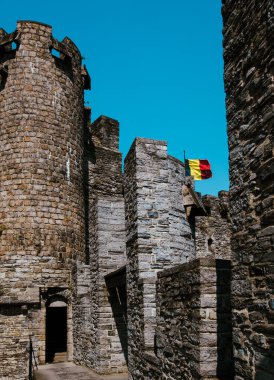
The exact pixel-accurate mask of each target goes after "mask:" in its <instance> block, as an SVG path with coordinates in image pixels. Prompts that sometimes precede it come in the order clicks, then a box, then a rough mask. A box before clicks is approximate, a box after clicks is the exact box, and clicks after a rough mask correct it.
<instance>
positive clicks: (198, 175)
mask: <svg viewBox="0 0 274 380" xmlns="http://www.w3.org/2000/svg"><path fill="white" fill-rule="evenodd" d="M185 170H186V176H190V175H191V176H193V177H194V179H198V180H199V179H208V178H211V177H212V172H211V168H210V163H209V162H208V160H185Z"/></svg>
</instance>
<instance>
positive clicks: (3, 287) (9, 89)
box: [0, 21, 85, 379]
mask: <svg viewBox="0 0 274 380" xmlns="http://www.w3.org/2000/svg"><path fill="white" fill-rule="evenodd" d="M14 45H16V48H14ZM54 50H55V51H56V52H57V51H58V52H59V57H57V56H54V54H55V53H54V54H53V51H54ZM0 81H1V84H0V104H1V107H0V141H1V145H0V182H1V191H0V219H1V221H0V278H1V284H0V303H1V304H10V305H11V307H12V303H18V302H20V303H21V304H22V305H23V304H24V303H25V304H29V303H31V302H36V295H37V294H38V295H39V288H40V289H42V288H43V289H44V290H45V289H49V288H54V289H56V288H66V289H70V290H71V289H72V288H73V287H74V283H73V279H74V277H73V273H74V272H75V271H74V263H75V259H76V258H77V259H78V260H82V259H83V253H84V252H85V249H84V244H85V241H84V199H83V196H82V193H83V190H82V183H83V166H82V162H83V161H82V159H83V109H84V108H83V90H84V86H83V80H82V72H81V54H80V52H79V51H78V49H77V47H76V46H75V45H74V44H73V42H72V41H71V40H69V39H68V38H65V39H64V40H63V41H62V42H59V41H57V40H56V39H54V38H53V36H52V30H51V27H50V26H48V25H44V24H41V23H36V22H30V21H19V22H18V24H17V29H16V31H15V32H14V33H11V34H7V33H6V32H4V31H3V30H1V33H0ZM32 290H33V291H32ZM33 293H35V299H33ZM38 298H39V296H38ZM36 314H37V312H36ZM38 314H39V313H38ZM32 315H33V316H34V315H35V313H34V314H32V313H30V316H29V319H30V320H31V316H32ZM41 315H42V314H41ZM39 318H40V317H39V316H38V320H39ZM19 321H20V318H19V317H18V318H17V319H16V321H15V322H14V323H15V325H18V326H19ZM6 322H7V326H6V329H9V322H10V323H11V325H13V321H12V319H8V320H6ZM41 323H42V329H43V330H44V331H45V320H44V319H43V320H42V319H41ZM32 326H35V330H34V331H35V333H36V332H37V331H38V330H39V327H38V326H37V323H32V322H30V324H29V331H28V333H29V334H32ZM2 333H3V331H1V336H0V341H2V340H3V336H2ZM44 335H45V333H44V334H41V336H40V334H39V335H38V336H37V335H36V336H35V337H34V340H35V342H36V343H35V344H36V347H35V348H36V349H37V348H38V347H40V348H41V351H42V352H44V349H45V338H44ZM40 338H41V339H40ZM10 339H11V342H10V345H13V348H14V355H15V356H14V357H13V356H12V351H8V350H4V351H3V352H4V355H9V357H7V358H4V359H3V358H2V361H1V364H0V367H1V368H2V366H3V364H2V363H5V361H6V360H8V361H10V363H13V362H14V363H16V362H20V360H21V359H20V358H19V352H20V353H21V354H22V363H23V362H24V360H25V353H23V352H22V345H21V343H20V341H19V340H18V339H17V340H16V339H13V338H12V337H11V336H10ZM5 342H6V343H5V344H6V345H7V347H8V345H9V344H8V342H7V337H5ZM17 345H18V346H17ZM39 356H41V355H40V354H39ZM10 371H12V367H11V368H10ZM21 378H22V379H23V378H24V374H23V372H22V377H21Z"/></svg>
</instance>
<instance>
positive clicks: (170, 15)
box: [0, 0, 229, 194]
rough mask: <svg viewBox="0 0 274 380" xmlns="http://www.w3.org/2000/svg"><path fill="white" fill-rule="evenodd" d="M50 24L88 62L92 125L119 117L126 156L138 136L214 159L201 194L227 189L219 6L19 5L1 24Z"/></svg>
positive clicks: (199, 186)
mask: <svg viewBox="0 0 274 380" xmlns="http://www.w3.org/2000/svg"><path fill="white" fill-rule="evenodd" d="M25 19H26V20H35V21H41V22H44V23H47V24H50V25H52V26H53V34H54V36H55V37H56V38H58V39H60V40H62V39H63V38H64V37H65V36H69V37H70V38H71V39H72V40H73V41H74V42H75V43H76V45H77V46H78V47H79V49H80V50H81V53H82V55H83V56H84V57H85V60H84V63H85V64H86V66H87V68H88V70H89V73H90V75H91V79H92V91H90V92H86V102H88V104H87V105H89V106H91V107H92V120H95V119H96V118H97V117H98V116H100V115H106V116H109V117H112V118H114V119H117V120H119V122H120V130H121V139H120V149H121V151H122V152H123V155H124V156H125V155H126V153H127V151H128V149H129V147H130V145H131V143H132V141H133V139H134V138H135V137H148V138H154V139H160V140H167V141H168V152H169V154H171V155H173V156H175V157H177V158H179V159H183V151H184V150H186V155H187V158H201V159H204V158H207V159H209V161H210V163H211V165H212V170H213V178H212V179H209V180H204V181H196V190H197V191H200V192H202V193H203V194H217V192H218V191H219V190H221V189H225V190H227V189H228V186H229V184H228V152H227V136H226V119H225V97H224V86H223V60H222V19H221V0H210V1H205V0H196V1H188V0H169V1H168V0H79V1H78V2H77V0H75V1H71V0H67V1H64V0H55V1H53V0H47V1H41V2H37V0H35V1H34V0H24V1H22V0H20V1H19V0H14V1H12V2H7V1H6V2H3V4H1V16H0V27H3V28H4V29H5V30H6V31H7V32H12V31H13V30H14V29H15V28H16V21H17V20H25Z"/></svg>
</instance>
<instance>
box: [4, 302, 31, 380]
mask: <svg viewBox="0 0 274 380" xmlns="http://www.w3.org/2000/svg"><path fill="white" fill-rule="evenodd" d="M27 314H28V310H27V308H26V307H23V308H22V305H20V304H18V305H0V336H1V339H0V378H1V379H2V380H22V379H28V350H29V323H28V316H27Z"/></svg>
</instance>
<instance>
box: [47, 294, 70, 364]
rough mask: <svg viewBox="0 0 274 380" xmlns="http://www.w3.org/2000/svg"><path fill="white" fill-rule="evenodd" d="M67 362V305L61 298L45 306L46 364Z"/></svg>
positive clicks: (56, 297)
mask: <svg viewBox="0 0 274 380" xmlns="http://www.w3.org/2000/svg"><path fill="white" fill-rule="evenodd" d="M66 360H67V303H66V300H65V299H64V298H63V297H61V296H53V297H51V298H50V299H49V300H48V302H47V304H46V362H47V363H54V362H55V363H56V362H62V361H66Z"/></svg>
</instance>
